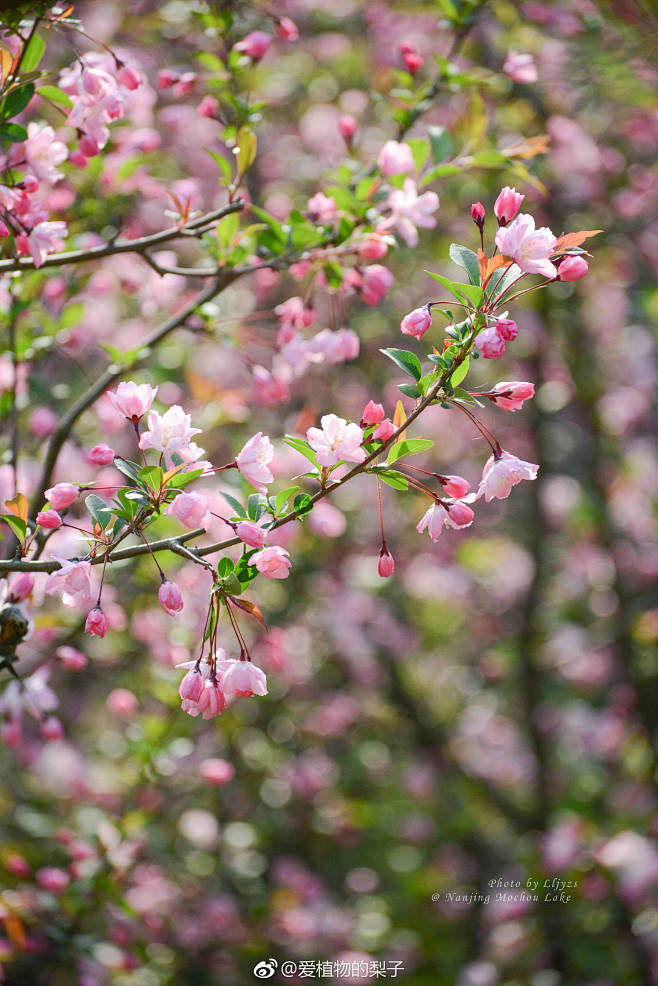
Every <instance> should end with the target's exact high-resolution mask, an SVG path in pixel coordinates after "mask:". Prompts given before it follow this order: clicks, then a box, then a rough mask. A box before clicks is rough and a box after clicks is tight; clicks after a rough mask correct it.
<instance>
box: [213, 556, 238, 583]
mask: <svg viewBox="0 0 658 986" xmlns="http://www.w3.org/2000/svg"><path fill="white" fill-rule="evenodd" d="M234 568H235V565H234V564H233V561H232V560H231V559H230V558H220V559H219V561H218V563H217V574H218V576H219V577H220V579H227V578H228V577H229V575H230V574H231V572H232V571H233V570H234Z"/></svg>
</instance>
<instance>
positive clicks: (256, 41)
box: [234, 31, 272, 62]
mask: <svg viewBox="0 0 658 986" xmlns="http://www.w3.org/2000/svg"><path fill="white" fill-rule="evenodd" d="M271 44H272V38H271V37H270V35H269V34H266V33H265V31H252V32H251V33H250V34H248V35H247V36H246V37H244V38H243V39H242V41H238V43H237V44H236V45H234V48H235V50H236V51H241V52H242V53H243V55H246V56H247V58H251V60H252V61H253V62H258V61H260V59H261V58H262V57H263V56H264V55H265V54H266V53H267V51H268V50H269V47H270V45H271Z"/></svg>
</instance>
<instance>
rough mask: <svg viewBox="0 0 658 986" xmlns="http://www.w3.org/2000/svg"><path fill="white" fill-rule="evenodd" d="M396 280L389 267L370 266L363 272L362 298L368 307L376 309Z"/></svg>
mask: <svg viewBox="0 0 658 986" xmlns="http://www.w3.org/2000/svg"><path fill="white" fill-rule="evenodd" d="M394 280H395V278H394V277H393V275H392V274H391V272H390V270H389V269H388V268H387V267H382V265H381V264H370V266H369V267H366V269H365V270H364V272H363V281H362V282H361V286H360V287H361V297H362V298H363V300H364V301H365V303H366V305H370V306H371V307H373V308H374V307H375V305H378V304H379V302H380V301H381V300H382V298H383V297H384V295H385V294H386V292H387V291H388V290H389V288H390V287H391V286H392V284H393V281H394Z"/></svg>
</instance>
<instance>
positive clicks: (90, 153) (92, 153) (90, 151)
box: [80, 134, 99, 157]
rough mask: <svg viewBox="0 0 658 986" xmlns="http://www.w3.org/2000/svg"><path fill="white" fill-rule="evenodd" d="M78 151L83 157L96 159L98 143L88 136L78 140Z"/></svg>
mask: <svg viewBox="0 0 658 986" xmlns="http://www.w3.org/2000/svg"><path fill="white" fill-rule="evenodd" d="M80 150H81V151H82V153H83V154H84V156H85V157H96V155H97V154H98V150H99V148H98V143H97V142H96V141H95V140H94V138H93V137H91V136H90V135H89V134H85V135H84V136H83V137H81V138H80Z"/></svg>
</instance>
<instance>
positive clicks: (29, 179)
mask: <svg viewBox="0 0 658 986" xmlns="http://www.w3.org/2000/svg"><path fill="white" fill-rule="evenodd" d="M21 185H22V186H23V188H24V189H25V191H26V192H27V193H28V195H33V194H34V192H38V191H39V182H38V181H37V179H36V178H35V177H34V175H25V177H24V178H23V180H22V182H21Z"/></svg>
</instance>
